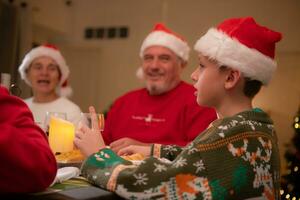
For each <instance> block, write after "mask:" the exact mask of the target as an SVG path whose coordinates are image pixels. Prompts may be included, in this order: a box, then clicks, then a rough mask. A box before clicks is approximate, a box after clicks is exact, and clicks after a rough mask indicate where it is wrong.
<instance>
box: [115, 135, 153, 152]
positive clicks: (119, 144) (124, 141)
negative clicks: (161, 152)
mask: <svg viewBox="0 0 300 200" xmlns="http://www.w3.org/2000/svg"><path fill="white" fill-rule="evenodd" d="M130 145H138V146H151V144H147V143H143V142H140V141H137V140H134V139H131V138H127V137H125V138H121V139H118V140H116V141H114V142H112V143H111V144H110V145H109V146H110V148H111V150H113V151H114V152H116V153H118V152H119V151H120V150H121V149H123V148H125V147H128V146H130Z"/></svg>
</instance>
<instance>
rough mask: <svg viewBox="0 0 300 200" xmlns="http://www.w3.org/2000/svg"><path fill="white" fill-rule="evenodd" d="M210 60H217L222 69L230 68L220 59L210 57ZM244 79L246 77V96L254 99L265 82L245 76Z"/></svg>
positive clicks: (244, 91)
mask: <svg viewBox="0 0 300 200" xmlns="http://www.w3.org/2000/svg"><path fill="white" fill-rule="evenodd" d="M209 60H210V61H212V62H216V63H217V65H218V66H219V67H220V70H224V69H226V68H227V69H228V68H230V67H227V66H224V65H222V64H220V63H219V62H218V61H216V60H214V59H209ZM244 79H245V84H244V88H243V93H244V95H245V96H246V97H249V98H251V99H252V98H253V97H254V96H255V95H256V94H257V93H258V92H259V91H260V88H261V87H262V85H263V83H262V82H261V81H258V80H253V79H251V78H248V77H245V78H244Z"/></svg>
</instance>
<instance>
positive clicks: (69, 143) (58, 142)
mask: <svg viewBox="0 0 300 200" xmlns="http://www.w3.org/2000/svg"><path fill="white" fill-rule="evenodd" d="M74 137H75V126H74V125H73V124H72V123H71V122H68V121H66V120H63V119H59V118H56V117H51V119H50V123H49V144H50V147H51V149H52V151H53V152H54V153H57V152H60V153H63V152H69V151H72V150H73V140H74Z"/></svg>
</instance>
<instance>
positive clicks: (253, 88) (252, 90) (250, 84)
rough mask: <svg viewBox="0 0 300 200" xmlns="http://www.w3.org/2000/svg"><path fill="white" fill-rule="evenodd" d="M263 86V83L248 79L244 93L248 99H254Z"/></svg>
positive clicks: (246, 79)
mask: <svg viewBox="0 0 300 200" xmlns="http://www.w3.org/2000/svg"><path fill="white" fill-rule="evenodd" d="M261 86H262V82H260V81H258V80H252V79H250V78H247V77H246V78H245V85H244V89H243V92H244V94H245V96H246V97H249V98H251V99H252V98H253V97H254V96H255V95H256V94H257V93H258V92H259V91H260V88H261Z"/></svg>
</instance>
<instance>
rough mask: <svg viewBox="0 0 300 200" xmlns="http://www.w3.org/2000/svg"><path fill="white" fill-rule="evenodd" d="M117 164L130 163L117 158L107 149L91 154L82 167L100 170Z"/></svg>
mask: <svg viewBox="0 0 300 200" xmlns="http://www.w3.org/2000/svg"><path fill="white" fill-rule="evenodd" d="M117 164H125V165H128V164H131V162H130V161H127V160H125V159H123V158H121V157H120V156H118V155H117V154H116V153H115V152H113V151H112V150H111V149H109V148H103V149H100V150H99V151H98V152H97V153H94V154H92V155H91V156H89V157H88V158H87V160H86V161H85V162H84V164H83V167H84V166H94V167H98V168H101V169H104V168H107V167H112V166H114V165H117Z"/></svg>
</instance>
